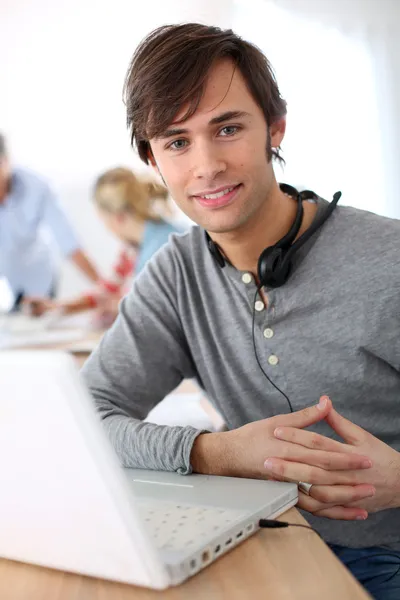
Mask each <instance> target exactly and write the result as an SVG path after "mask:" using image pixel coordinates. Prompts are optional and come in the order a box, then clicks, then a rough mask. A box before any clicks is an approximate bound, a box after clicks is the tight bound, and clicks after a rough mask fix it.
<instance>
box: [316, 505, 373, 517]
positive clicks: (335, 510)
mask: <svg viewBox="0 0 400 600" xmlns="http://www.w3.org/2000/svg"><path fill="white" fill-rule="evenodd" d="M313 514H314V515H315V516H316V517H325V518H326V519H340V520H342V521H365V520H366V519H368V512H367V511H366V510H364V509H360V508H346V507H345V506H333V507H332V508H326V509H323V510H319V511H317V512H315V513H313Z"/></svg>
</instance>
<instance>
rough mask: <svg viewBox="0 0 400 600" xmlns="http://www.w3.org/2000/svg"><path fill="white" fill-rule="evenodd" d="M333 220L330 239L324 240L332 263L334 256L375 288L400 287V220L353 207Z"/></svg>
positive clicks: (338, 214) (339, 213) (344, 208)
mask: <svg viewBox="0 0 400 600" xmlns="http://www.w3.org/2000/svg"><path fill="white" fill-rule="evenodd" d="M335 213H336V214H335ZM332 217H333V219H332V227H331V228H330V234H328V236H329V237H327V236H325V238H324V239H322V240H321V241H322V243H324V242H327V244H326V250H327V251H328V250H329V251H330V253H331V255H330V260H332V257H333V255H334V256H335V260H336V261H337V262H338V264H347V265H349V268H352V269H353V271H354V273H356V272H358V273H361V274H363V277H364V278H365V280H368V281H369V282H370V283H371V284H372V283H373V282H374V283H375V284H376V285H377V284H379V282H380V281H381V282H382V285H389V282H390V285H391V284H392V283H394V282H396V285H398V284H399V283H400V220H398V219H393V218H390V217H386V216H383V215H379V214H376V213H373V212H369V211H367V210H362V209H358V208H353V207H350V206H343V207H340V209H338V210H337V211H335V212H334V214H333V215H332ZM329 238H330V239H329ZM354 273H353V275H354ZM379 285H380V284H379Z"/></svg>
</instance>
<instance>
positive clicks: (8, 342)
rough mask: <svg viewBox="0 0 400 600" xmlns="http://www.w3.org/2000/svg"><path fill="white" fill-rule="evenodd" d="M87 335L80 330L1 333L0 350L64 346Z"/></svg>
mask: <svg viewBox="0 0 400 600" xmlns="http://www.w3.org/2000/svg"><path fill="white" fill-rule="evenodd" d="M85 335H86V332H85V331H82V330H80V329H75V330H68V329H61V330H54V329H50V330H44V331H32V332H30V333H26V332H24V333H8V332H5V333H0V350H5V349H12V348H28V347H34V346H47V345H53V344H64V343H68V342H74V341H76V340H80V339H83V338H84V337H85Z"/></svg>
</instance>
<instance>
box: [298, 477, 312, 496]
mask: <svg viewBox="0 0 400 600" xmlns="http://www.w3.org/2000/svg"><path fill="white" fill-rule="evenodd" d="M297 486H298V488H299V490H301V491H302V492H304V494H307V496H309V495H310V490H311V488H312V486H313V484H312V483H306V482H305V481H299V483H298V484H297Z"/></svg>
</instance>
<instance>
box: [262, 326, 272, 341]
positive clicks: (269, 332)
mask: <svg viewBox="0 0 400 600" xmlns="http://www.w3.org/2000/svg"><path fill="white" fill-rule="evenodd" d="M273 335H274V332H273V330H272V329H270V328H269V327H267V329H264V337H265V338H267V340H269V339H271V338H272V336H273Z"/></svg>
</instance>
